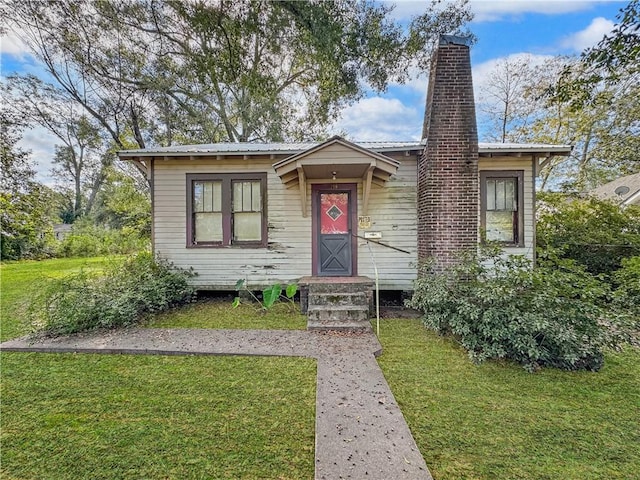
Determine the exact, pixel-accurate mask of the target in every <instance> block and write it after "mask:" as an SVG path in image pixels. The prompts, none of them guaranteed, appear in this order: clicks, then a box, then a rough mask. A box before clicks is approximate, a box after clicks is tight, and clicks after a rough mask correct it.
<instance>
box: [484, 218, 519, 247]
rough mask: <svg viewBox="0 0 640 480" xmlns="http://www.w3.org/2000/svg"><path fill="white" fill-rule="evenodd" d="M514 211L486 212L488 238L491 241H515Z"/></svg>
mask: <svg viewBox="0 0 640 480" xmlns="http://www.w3.org/2000/svg"><path fill="white" fill-rule="evenodd" d="M513 215H514V214H513V213H512V212H506V211H501V212H498V211H493V212H490V211H487V212H486V223H485V228H486V232H485V234H486V238H487V240H489V241H497V242H508V243H514V242H515V237H514V231H513Z"/></svg>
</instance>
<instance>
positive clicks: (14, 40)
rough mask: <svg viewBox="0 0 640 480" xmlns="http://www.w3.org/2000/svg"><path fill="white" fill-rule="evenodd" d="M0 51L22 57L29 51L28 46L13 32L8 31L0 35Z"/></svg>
mask: <svg viewBox="0 0 640 480" xmlns="http://www.w3.org/2000/svg"><path fill="white" fill-rule="evenodd" d="M0 53H2V54H7V55H13V56H14V57H17V58H23V57H24V56H25V55H28V54H29V53H30V51H29V47H27V45H25V43H24V42H23V41H22V39H21V38H20V37H19V36H18V35H16V34H15V33H14V32H11V31H8V32H6V33H5V34H4V35H2V36H0Z"/></svg>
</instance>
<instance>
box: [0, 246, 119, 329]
mask: <svg viewBox="0 0 640 480" xmlns="http://www.w3.org/2000/svg"><path fill="white" fill-rule="evenodd" d="M107 262H109V259H108V258H105V257H94V258H56V259H52V260H43V261H21V262H7V263H2V264H1V265H0V340H1V341H4V340H8V339H10V338H15V337H19V336H21V335H26V334H27V333H29V325H26V324H25V323H23V321H22V319H23V318H24V312H25V310H26V307H27V303H28V301H29V299H30V297H31V295H32V294H33V293H34V290H35V289H37V288H38V287H39V285H40V282H42V281H46V279H47V278H60V277H63V276H65V275H69V274H70V273H73V272H77V271H79V270H81V269H84V270H99V269H101V268H103V267H104V265H105V264H107Z"/></svg>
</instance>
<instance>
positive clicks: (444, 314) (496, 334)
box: [409, 250, 613, 371]
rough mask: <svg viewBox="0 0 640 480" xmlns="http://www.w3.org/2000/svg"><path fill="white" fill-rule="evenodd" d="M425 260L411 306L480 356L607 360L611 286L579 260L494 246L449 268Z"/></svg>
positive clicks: (530, 362)
mask: <svg viewBox="0 0 640 480" xmlns="http://www.w3.org/2000/svg"><path fill="white" fill-rule="evenodd" d="M423 268H426V270H423V272H424V276H422V277H421V278H420V279H419V280H417V282H416V284H415V293H414V296H413V298H412V299H411V300H410V302H409V306H411V307H413V308H416V309H419V310H421V311H423V312H424V317H423V319H424V323H425V325H426V326H427V327H429V328H431V329H433V330H435V331H437V332H440V333H443V334H452V335H454V336H455V337H456V338H458V339H459V341H460V343H461V344H462V345H463V346H464V347H465V348H466V349H467V351H468V352H469V355H470V356H471V358H472V359H474V360H475V361H478V362H480V361H483V360H486V359H491V358H493V359H498V358H507V359H511V360H514V361H516V362H518V363H520V364H521V365H523V366H524V368H526V369H527V370H529V371H534V370H536V369H538V368H540V367H544V366H550V367H558V368H562V369H567V370H578V369H586V370H598V369H600V368H601V367H602V365H603V353H602V349H603V348H604V347H605V346H606V345H610V344H611V343H612V342H613V338H612V336H611V335H610V334H609V329H608V328H605V327H604V326H603V324H602V322H601V320H602V318H603V317H604V311H603V309H602V308H601V305H602V304H603V303H605V302H606V301H607V298H608V296H609V288H608V285H607V284H606V283H603V282H600V281H598V279H597V278H594V277H593V276H592V275H590V274H588V273H587V272H586V271H585V269H584V268H583V267H582V266H580V265H578V264H577V263H576V262H574V261H573V260H558V259H553V260H551V259H544V258H543V259H541V260H540V262H539V265H537V267H536V268H535V269H533V268H532V266H531V264H530V262H529V261H527V260H526V259H524V258H523V257H518V256H501V255H500V254H499V252H498V251H496V250H491V251H484V252H482V253H480V254H478V255H469V256H467V257H466V258H465V259H464V260H463V261H461V263H460V264H459V265H457V266H455V267H452V268H450V269H449V270H447V271H445V272H443V273H436V272H434V271H432V270H430V269H429V266H426V267H424V266H423Z"/></svg>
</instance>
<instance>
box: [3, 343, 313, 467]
mask: <svg viewBox="0 0 640 480" xmlns="http://www.w3.org/2000/svg"><path fill="white" fill-rule="evenodd" d="M314 409H315V362H314V361H313V360H310V359H302V358H255V357H254V358H248V357H201V356H199V357H197V356H182V357H179V356H172V357H166V356H138V355H128V356H123V355H118V356H115V355H86V354H78V355H73V354H34V353H31V354H23V353H3V354H2V466H1V468H0V471H1V472H2V473H1V474H0V477H2V478H7V479H18V478H19V479H59V478H73V479H112V478H122V479H126V478H163V479H192V478H193V479H195V478H212V479H257V478H273V479H311V478H313V468H314V463H313V458H314V433H313V432H314V430H313V429H314V418H315V414H314Z"/></svg>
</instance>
